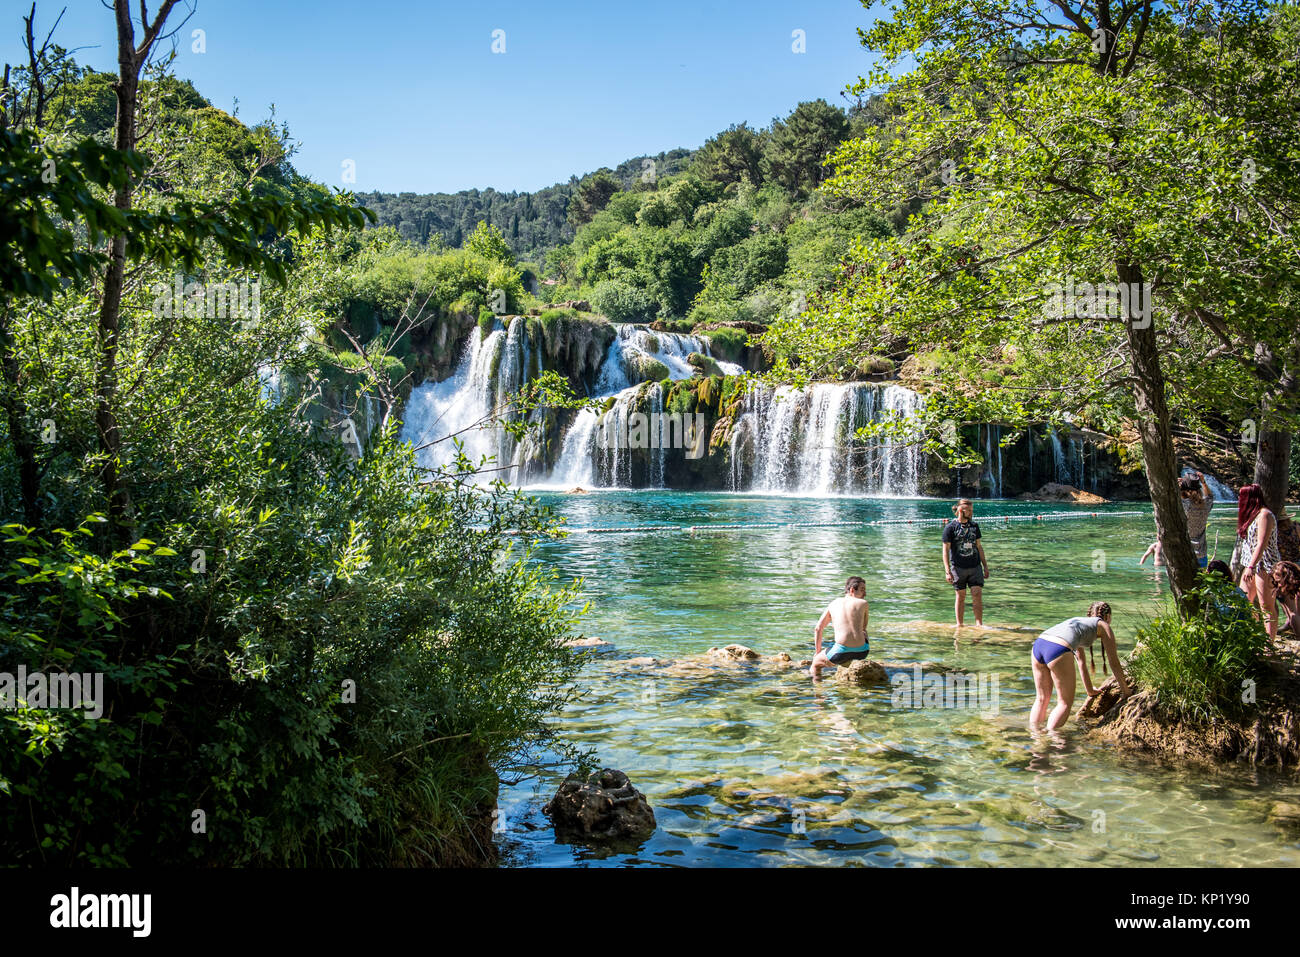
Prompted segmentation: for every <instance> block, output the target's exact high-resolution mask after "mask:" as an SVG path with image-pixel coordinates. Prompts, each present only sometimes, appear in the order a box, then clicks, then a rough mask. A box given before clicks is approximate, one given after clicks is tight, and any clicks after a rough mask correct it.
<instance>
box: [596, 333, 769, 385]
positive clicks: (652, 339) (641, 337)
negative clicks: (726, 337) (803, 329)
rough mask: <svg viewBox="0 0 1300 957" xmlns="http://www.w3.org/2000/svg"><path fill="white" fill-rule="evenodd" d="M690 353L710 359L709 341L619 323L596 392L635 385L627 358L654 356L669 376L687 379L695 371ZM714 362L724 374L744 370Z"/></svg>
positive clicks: (634, 360) (718, 361)
mask: <svg viewBox="0 0 1300 957" xmlns="http://www.w3.org/2000/svg"><path fill="white" fill-rule="evenodd" d="M692 352H698V353H700V354H701V355H705V356H709V357H710V358H712V353H711V352H710V351H709V344H708V341H707V340H706V339H702V338H700V337H699V336H688V335H682V334H680V333H676V332H654V331H652V330H650V329H648V328H647V327H645V326H635V325H623V326H619V328H618V336H617V338H615V339H614V341H613V342H611V343H610V345H609V351H608V352H607V353H606V354H605V362H604V364H603V365H602V366H601V368H600V374H599V376H598V377H597V379H596V395H597V396H611V395H616V394H618V393H620V392H622V391H623V390H624V389H627V388H629V387H631V386H633V385H635V384H636V383H635V382H633V380H632V374H631V372H630V371H629V369H628V363H629V361H632V362H633V363H634V364H635V363H636V362H637V361H638V360H645V359H654V360H657V361H658V362H662V363H663V364H664V366H665V367H666V368H667V369H668V378H670V379H689V378H690V377H691V376H692V375H693V374H694V373H695V370H694V369H692V368H691V365H690V363H688V362H687V361H686V359H687V357H688V356H689V355H690V354H691V353H692ZM713 361H715V362H717V364H718V368H719V369H721V370H722V372H723V373H724V374H726V375H739V374H740V373H742V372H744V371H745V370H744V369H743V368H742V367H741V366H738V365H736V364H735V363H734V362H723V361H722V360H720V359H714V360H713Z"/></svg>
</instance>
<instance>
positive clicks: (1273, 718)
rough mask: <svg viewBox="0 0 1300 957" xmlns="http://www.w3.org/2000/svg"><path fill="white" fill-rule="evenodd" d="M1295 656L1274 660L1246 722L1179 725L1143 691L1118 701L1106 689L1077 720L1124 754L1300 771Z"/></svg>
mask: <svg viewBox="0 0 1300 957" xmlns="http://www.w3.org/2000/svg"><path fill="white" fill-rule="evenodd" d="M1291 644H1294V643H1291ZM1295 651H1296V649H1295V648H1289V649H1287V651H1286V653H1285V654H1284V655H1283V657H1282V658H1281V659H1278V660H1273V661H1270V663H1269V666H1268V671H1267V673H1266V674H1265V675H1264V676H1263V677H1262V679H1261V680H1260V682H1259V685H1258V694H1259V704H1258V706H1257V707H1255V708H1254V710H1253V713H1252V714H1249V715H1247V716H1244V717H1240V718H1230V717H1219V718H1215V719H1212V720H1210V721H1208V722H1191V721H1186V720H1181V719H1179V718H1178V717H1177V716H1175V715H1173V714H1171V713H1170V712H1169V710H1168V709H1166V708H1165V707H1163V706H1162V705H1161V703H1160V701H1159V699H1158V698H1157V697H1156V695H1155V694H1154V693H1153V692H1152V691H1150V690H1142V689H1139V690H1137V692H1136V693H1135V694H1133V695H1132V696H1131V697H1129V698H1126V699H1124V700H1123V701H1118V699H1117V691H1116V690H1112V689H1107V687H1106V685H1103V686H1102V687H1103V694H1101V695H1098V696H1096V697H1095V698H1093V699H1092V700H1090V701H1088V702H1087V703H1086V704H1085V705H1084V707H1083V708H1082V709H1080V711H1079V718H1080V720H1081V722H1082V723H1083V724H1084V726H1085V727H1087V728H1088V729H1089V732H1090V733H1091V734H1093V735H1095V736H1097V737H1099V738H1101V739H1102V740H1104V741H1107V742H1110V743H1111V744H1113V745H1115V746H1116V747H1118V748H1121V749H1123V750H1125V751H1134V752H1138V753H1143V754H1152V755H1157V756H1160V757H1165V758H1171V759H1176V760H1185V761H1193V762H1196V763H1199V764H1208V765H1221V764H1252V765H1274V766H1278V767H1286V768H1295V767H1297V766H1300V672H1298V671H1297V670H1296V667H1295V665H1296V661H1297V659H1296V655H1295ZM1113 681H1114V678H1111V679H1110V680H1109V681H1108V682H1107V685H1109V684H1111V683H1112V682H1113Z"/></svg>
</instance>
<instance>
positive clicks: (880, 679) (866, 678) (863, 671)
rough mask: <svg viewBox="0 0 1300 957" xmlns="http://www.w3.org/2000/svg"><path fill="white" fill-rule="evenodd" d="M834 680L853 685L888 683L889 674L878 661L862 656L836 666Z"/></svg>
mask: <svg viewBox="0 0 1300 957" xmlns="http://www.w3.org/2000/svg"><path fill="white" fill-rule="evenodd" d="M835 680H836V681H846V682H848V683H849V684H855V685H874V684H882V683H888V681H889V675H888V673H887V672H886V671H885V666H884V665H882V664H881V663H880V662H879V661H872V660H871V659H870V658H864V659H862V660H861V661H850V662H849V663H848V665H847V666H845V667H843V668H836V669H835Z"/></svg>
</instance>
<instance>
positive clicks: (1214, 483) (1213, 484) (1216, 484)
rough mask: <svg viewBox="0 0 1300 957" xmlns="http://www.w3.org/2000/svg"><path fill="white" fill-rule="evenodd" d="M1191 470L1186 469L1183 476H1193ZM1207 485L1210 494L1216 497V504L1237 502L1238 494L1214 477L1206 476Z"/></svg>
mask: <svg viewBox="0 0 1300 957" xmlns="http://www.w3.org/2000/svg"><path fill="white" fill-rule="evenodd" d="M1191 474H1192V470H1191V469H1184V470H1183V475H1191ZM1205 484H1206V485H1208V486H1209V487H1210V494H1211V495H1213V496H1214V500H1215V501H1216V502H1235V501H1237V494H1236V493H1235V492H1234V491H1233V490H1232V489H1230V488H1228V486H1226V485H1224V484H1223V483H1222V482H1220V481H1219V480H1218V479H1217V478H1215V477H1214V476H1213V475H1209V474H1206V475H1205Z"/></svg>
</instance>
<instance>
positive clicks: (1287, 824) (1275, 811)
mask: <svg viewBox="0 0 1300 957" xmlns="http://www.w3.org/2000/svg"><path fill="white" fill-rule="evenodd" d="M1268 819H1269V822H1270V823H1271V824H1272V825H1273V826H1274V827H1276V828H1277V829H1278V830H1279V831H1281V832H1282V833H1283V834H1289V835H1292V836H1300V804H1291V803H1289V802H1286V801H1275V802H1274V803H1273V806H1272V807H1271V808H1269V810H1268Z"/></svg>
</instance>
